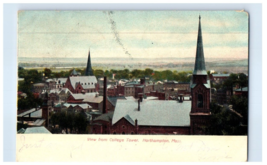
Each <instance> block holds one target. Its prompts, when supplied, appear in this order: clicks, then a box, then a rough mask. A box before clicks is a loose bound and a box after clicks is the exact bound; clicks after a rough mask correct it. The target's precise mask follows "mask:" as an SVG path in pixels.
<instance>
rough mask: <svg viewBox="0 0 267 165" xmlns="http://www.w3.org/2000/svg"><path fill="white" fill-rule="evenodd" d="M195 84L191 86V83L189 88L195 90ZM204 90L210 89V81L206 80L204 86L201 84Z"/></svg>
mask: <svg viewBox="0 0 267 165" xmlns="http://www.w3.org/2000/svg"><path fill="white" fill-rule="evenodd" d="M196 85H197V84H193V83H192V81H191V84H190V88H195V86H196ZM203 85H204V86H205V87H206V88H210V80H207V83H206V84H203Z"/></svg>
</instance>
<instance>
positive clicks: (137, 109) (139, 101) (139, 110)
mask: <svg viewBox="0 0 267 165" xmlns="http://www.w3.org/2000/svg"><path fill="white" fill-rule="evenodd" d="M137 110H138V111H140V100H138V109H137Z"/></svg>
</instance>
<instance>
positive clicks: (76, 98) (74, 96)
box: [71, 92, 97, 100]
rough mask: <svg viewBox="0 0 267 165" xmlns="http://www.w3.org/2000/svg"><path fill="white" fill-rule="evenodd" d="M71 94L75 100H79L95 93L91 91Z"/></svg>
mask: <svg viewBox="0 0 267 165" xmlns="http://www.w3.org/2000/svg"><path fill="white" fill-rule="evenodd" d="M71 95H72V96H73V98H74V99H75V100H81V99H85V97H86V96H94V97H95V96H96V95H97V93H96V92H93V93H72V94H71Z"/></svg>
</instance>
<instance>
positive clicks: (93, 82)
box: [64, 51, 99, 93]
mask: <svg viewBox="0 0 267 165" xmlns="http://www.w3.org/2000/svg"><path fill="white" fill-rule="evenodd" d="M64 88H68V89H69V90H70V91H71V92H72V93H93V92H97V91H98V89H99V84H98V82H97V79H96V77H95V76H94V74H93V69H92V66H91V57H90V51H89V53H88V61H87V67H86V70H85V76H80V75H79V74H78V73H77V72H76V71H75V69H74V70H73V71H72V73H71V75H70V76H69V77H68V79H67V81H66V83H65V86H64Z"/></svg>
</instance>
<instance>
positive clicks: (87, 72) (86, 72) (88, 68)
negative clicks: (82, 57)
mask: <svg viewBox="0 0 267 165" xmlns="http://www.w3.org/2000/svg"><path fill="white" fill-rule="evenodd" d="M85 75H86V76H93V75H94V73H93V69H92V66H91V57H90V49H89V53H88V61H87V67H86V70H85Z"/></svg>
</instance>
